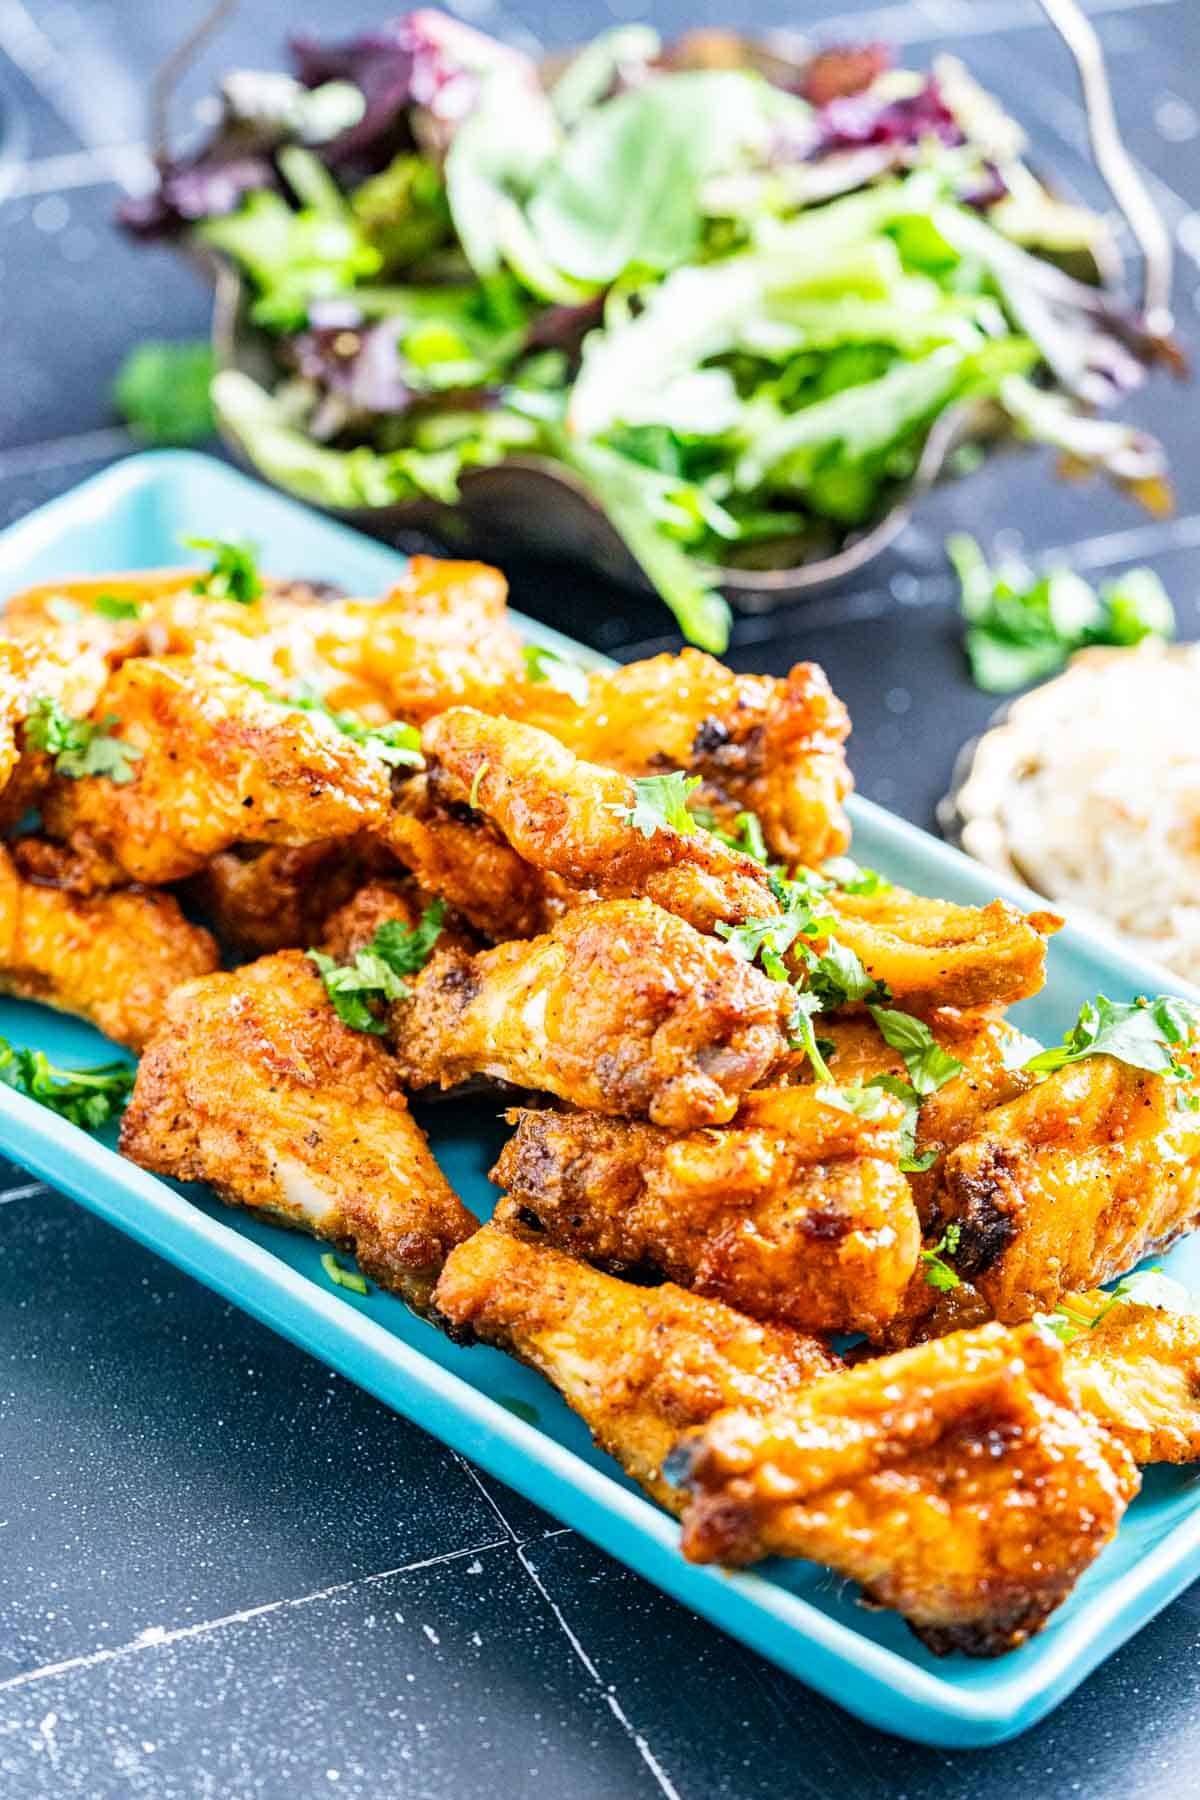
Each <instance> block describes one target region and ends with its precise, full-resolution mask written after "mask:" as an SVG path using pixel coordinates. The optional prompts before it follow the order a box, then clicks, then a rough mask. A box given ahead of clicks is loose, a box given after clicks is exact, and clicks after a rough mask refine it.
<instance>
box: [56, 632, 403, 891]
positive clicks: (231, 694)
mask: <svg viewBox="0 0 1200 1800" xmlns="http://www.w3.org/2000/svg"><path fill="white" fill-rule="evenodd" d="M107 715H113V716H115V718H116V720H117V724H116V725H115V726H114V727H113V729H114V731H115V732H116V733H117V734H118V735H119V736H120V737H121V738H123V739H124V740H125V741H126V742H127V743H129V744H132V745H133V746H135V747H136V748H137V749H138V750H139V751H140V752H141V755H140V757H139V759H138V761H137V762H136V764H135V765H134V775H133V779H132V780H130V781H128V782H125V783H118V782H115V781H111V780H109V779H108V778H107V777H105V776H89V777H85V778H84V779H82V780H69V779H67V778H65V777H62V776H58V777H56V778H55V779H54V781H53V782H52V784H51V786H50V788H49V789H48V790H47V793H46V796H45V800H44V804H43V809H42V811H43V819H44V823H45V828H46V831H47V834H48V835H49V836H50V837H52V838H55V839H58V840H59V841H60V842H62V843H64V844H65V845H66V846H67V848H68V850H69V851H70V852H71V854H72V856H73V857H74V858H76V859H77V860H78V861H79V862H80V863H81V864H82V865H83V867H84V868H85V869H87V870H90V872H91V878H92V879H93V880H94V881H95V882H96V883H97V884H98V885H99V884H103V883H105V882H107V883H109V884H110V885H117V884H120V883H122V882H125V881H144V882H147V883H151V884H155V885H157V884H159V883H162V882H167V881H177V880H181V879H182V878H184V877H185V876H188V875H194V874H196V873H197V871H198V870H200V869H201V868H203V866H204V864H205V863H206V862H207V860H208V859H209V858H210V857H212V856H214V855H216V854H218V853H219V852H220V851H223V850H227V849H230V848H231V847H232V846H233V845H234V844H236V843H243V842H257V843H271V844H284V845H289V846H293V847H295V846H299V845H304V844H312V843H318V842H324V841H325V840H327V839H329V838H336V837H348V836H351V835H353V834H354V833H355V832H357V831H360V830H369V829H372V828H374V829H376V830H383V829H384V828H385V827H386V824H387V820H388V817H389V814H390V807H391V785H390V780H389V771H388V770H387V768H386V767H385V766H384V764H383V763H382V762H380V761H379V760H378V759H377V758H376V757H374V756H373V755H372V754H371V753H370V751H369V750H367V749H365V748H364V747H363V746H362V745H360V744H358V743H356V742H355V741H354V740H352V739H351V738H348V737H345V736H344V735H343V734H342V733H340V732H339V731H338V730H337V729H336V727H333V726H331V725H329V724H328V722H327V721H324V720H323V719H321V718H320V717H319V716H318V715H316V714H313V713H309V712H297V711H292V710H290V709H288V708H286V707H282V706H277V705H274V704H273V703H272V702H271V701H270V700H269V699H267V698H266V697H265V696H264V695H263V694H261V693H259V692H258V691H257V690H256V689H254V688H253V687H251V686H248V685H247V684H246V683H245V682H243V681H240V680H238V679H237V678H236V677H234V676H230V675H226V674H224V673H222V672H221V671H220V670H217V669H213V668H210V667H207V666H206V665H204V664H203V663H198V662H196V661H194V660H191V659H188V658H180V659H177V660H173V659H164V660H161V661H159V660H155V659H153V658H139V659H135V660H133V661H130V662H127V663H124V664H123V665H122V667H121V668H120V669H118V670H117V672H116V674H115V675H113V677H112V679H111V680H110V681H109V683H108V685H107V686H106V688H105V689H104V692H103V694H102V695H101V697H100V700H99V702H98V705H97V708H96V716H97V717H102V716H107Z"/></svg>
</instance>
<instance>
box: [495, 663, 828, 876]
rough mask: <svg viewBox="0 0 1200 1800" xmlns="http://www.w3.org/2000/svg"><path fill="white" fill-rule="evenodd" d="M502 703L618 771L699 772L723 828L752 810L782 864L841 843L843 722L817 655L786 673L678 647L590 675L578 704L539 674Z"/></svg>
mask: <svg viewBox="0 0 1200 1800" xmlns="http://www.w3.org/2000/svg"><path fill="white" fill-rule="evenodd" d="M502 710H504V711H505V712H507V713H509V714H510V715H511V716H512V717H514V718H520V719H524V720H525V721H526V722H527V723H528V724H531V725H539V726H540V727H541V728H542V729H543V730H544V731H549V732H551V733H552V734H553V735H554V736H555V737H556V738H558V739H559V740H560V741H561V742H562V743H564V744H566V745H567V747H568V748H569V749H570V750H573V751H574V753H575V755H576V756H580V757H584V758H586V759H587V761H589V762H592V763H602V764H603V765H604V766H605V767H606V768H610V769H618V770H620V771H621V773H622V774H625V775H655V774H660V773H662V772H663V771H664V770H669V769H683V770H686V772H687V773H688V774H689V775H698V776H699V777H700V779H701V784H702V785H701V787H700V789H699V791H698V793H697V796H696V798H697V802H698V803H699V804H700V805H702V806H706V807H708V808H710V809H711V810H712V811H713V812H715V813H716V814H717V817H718V819H719V820H720V822H721V823H722V824H724V825H727V826H729V827H732V826H733V823H734V820H735V818H736V816H737V814H738V813H739V812H741V811H748V812H753V813H757V815H758V817H759V820H760V821H761V824H762V827H763V833H764V836H765V838H766V841H767V845H768V847H769V849H770V850H771V853H772V855H774V856H776V857H778V858H779V859H780V861H781V862H784V863H786V864H787V865H789V866H791V865H793V864H795V863H808V864H818V863H821V862H823V861H824V860H825V858H826V857H829V856H838V855H840V854H841V852H842V851H843V850H844V849H845V848H846V845H847V844H848V843H849V841H850V830H849V826H848V824H847V821H846V816H845V813H844V812H843V810H842V802H843V800H844V799H845V798H846V795H847V794H848V793H849V791H850V787H851V780H850V774H849V771H848V769H847V768H846V757H845V751H844V748H843V745H844V743H845V740H846V737H847V735H848V733H849V730H850V721H849V719H848V717H847V715H846V709H845V707H844V706H843V705H842V703H841V701H840V700H838V699H837V697H836V696H835V695H834V694H833V692H832V691H831V689H830V687H829V683H828V681H827V680H826V679H825V675H824V673H823V671H822V670H821V669H819V668H818V667H817V666H816V664H815V663H797V664H796V666H795V668H794V669H793V670H792V671H791V673H790V674H789V675H788V676H787V677H786V678H785V679H780V678H779V677H777V676H773V675H739V674H735V673H734V671H733V670H732V669H727V668H726V667H725V665H724V664H723V663H719V662H717V660H716V658H715V657H712V656H706V655H705V654H704V652H703V651H702V650H691V649H687V650H683V651H682V652H681V653H680V654H679V655H678V656H669V655H665V656H655V657H650V658H649V659H647V660H646V661H644V662H635V663H628V664H627V665H626V666H625V667H624V668H620V669H613V670H611V671H605V672H603V673H597V674H594V675H592V676H591V677H590V678H589V681H588V694H587V699H586V701H585V702H584V704H583V705H578V704H577V703H576V702H575V701H574V700H573V699H572V698H571V697H570V695H568V694H563V693H560V692H559V691H558V690H556V689H555V688H553V687H551V686H548V685H546V684H544V683H543V684H541V685H533V684H527V685H525V686H524V687H522V688H520V689H517V690H515V691H514V692H513V694H512V695H511V696H510V697H509V698H508V699H506V700H505V702H504V704H503V708H502Z"/></svg>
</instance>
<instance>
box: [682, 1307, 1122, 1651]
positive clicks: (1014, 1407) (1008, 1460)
mask: <svg viewBox="0 0 1200 1800" xmlns="http://www.w3.org/2000/svg"><path fill="white" fill-rule="evenodd" d="M668 1470H669V1472H670V1473H671V1474H673V1475H676V1476H678V1477H679V1478H680V1479H682V1480H683V1482H684V1483H685V1484H686V1486H687V1488H688V1489H689V1491H690V1493H691V1496H692V1498H691V1502H690V1504H689V1506H688V1508H687V1511H686V1513H685V1515H684V1531H683V1550H684V1554H685V1555H686V1556H688V1557H690V1558H691V1559H692V1560H693V1561H695V1562H723V1563H732V1564H741V1563H750V1562H756V1561H758V1560H759V1559H760V1558H762V1557H765V1556H772V1555H779V1556H801V1557H809V1558H812V1560H813V1561H815V1562H821V1563H826V1564H828V1566H829V1567H830V1568H832V1569H834V1570H835V1571H836V1572H837V1573H838V1574H839V1575H845V1576H849V1577H850V1578H851V1579H852V1580H854V1581H857V1582H858V1583H859V1584H860V1585H861V1586H862V1588H863V1591H864V1594H865V1595H866V1597H867V1598H868V1599H869V1600H870V1601H872V1602H874V1603H875V1604H877V1605H880V1606H887V1607H892V1608H894V1609H895V1610H896V1611H897V1612H899V1613H902V1614H903V1616H904V1617H905V1618H906V1619H907V1620H908V1622H909V1624H910V1625H911V1626H912V1628H913V1630H914V1631H915V1632H916V1633H917V1635H918V1637H920V1638H921V1639H923V1641H924V1642H925V1643H926V1644H928V1645H929V1647H930V1648H931V1649H932V1650H934V1651H936V1652H938V1653H944V1652H946V1651H949V1650H963V1651H966V1652H967V1654H968V1655H971V1656H996V1655H999V1654H1000V1653H1001V1652H1003V1651H1005V1650H1011V1649H1013V1648H1014V1647H1015V1646H1016V1645H1018V1644H1021V1643H1024V1642H1025V1640H1026V1639H1027V1638H1028V1637H1030V1636H1032V1635H1033V1633H1034V1632H1036V1631H1038V1630H1040V1629H1041V1627H1042V1625H1044V1623H1045V1621H1046V1619H1047V1618H1048V1616H1049V1615H1050V1613H1051V1612H1053V1610H1054V1608H1055V1607H1056V1606H1058V1605H1060V1604H1061V1603H1062V1601H1063V1600H1064V1599H1065V1598H1066V1596H1067V1595H1068V1594H1069V1593H1070V1591H1071V1589H1072V1587H1073V1586H1074V1585H1075V1582H1076V1581H1077V1580H1078V1578H1079V1576H1080V1575H1081V1574H1082V1573H1083V1571H1084V1570H1085V1569H1086V1568H1087V1567H1088V1565H1089V1564H1090V1563H1091V1562H1092V1561H1093V1560H1094V1558H1095V1557H1096V1556H1097V1555H1098V1554H1099V1552H1100V1551H1101V1550H1102V1549H1103V1547H1104V1545H1105V1544H1106V1543H1107V1542H1108V1541H1109V1539H1110V1538H1111V1537H1112V1536H1113V1534H1114V1532H1115V1531H1116V1529H1117V1525H1118V1524H1119V1522H1120V1519H1121V1516H1122V1514H1123V1513H1124V1511H1125V1507H1126V1505H1127V1504H1128V1502H1129V1500H1130V1499H1131V1498H1132V1496H1133V1495H1134V1493H1135V1492H1136V1491H1137V1487H1138V1476H1137V1471H1136V1469H1135V1467H1134V1465H1133V1462H1132V1460H1131V1459H1130V1457H1129V1455H1128V1453H1127V1452H1126V1451H1125V1450H1124V1449H1123V1447H1122V1446H1121V1445H1120V1444H1118V1443H1117V1442H1115V1440H1113V1439H1112V1438H1109V1437H1108V1436H1107V1435H1106V1434H1105V1433H1104V1432H1103V1431H1102V1430H1101V1429H1100V1428H1099V1426H1097V1425H1096V1424H1095V1423H1094V1421H1092V1420H1091V1419H1089V1418H1087V1417H1086V1416H1083V1415H1080V1414H1078V1413H1077V1412H1076V1411H1075V1410H1074V1407H1073V1404H1072V1401H1071V1397H1070V1393H1069V1391H1068V1388H1067V1386H1066V1385H1065V1383H1064V1380H1063V1371H1062V1356H1061V1352H1060V1350H1059V1347H1058V1346H1057V1345H1055V1344H1051V1343H1047V1342H1046V1341H1045V1340H1044V1339H1043V1338H1042V1337H1041V1335H1040V1334H1039V1332H1038V1331H1037V1330H1036V1329H1034V1328H1033V1327H1031V1326H1030V1327H1026V1328H1024V1329H1023V1330H1020V1331H1014V1332H1010V1331H1007V1330H1005V1329H1004V1327H1003V1326H999V1325H984V1326H981V1327H980V1328H979V1329H978V1330H976V1331H965V1332H959V1333H956V1335H955V1336H953V1337H949V1338H942V1339H940V1340H939V1341H938V1342H936V1343H932V1344H923V1345H921V1346H920V1347H919V1348H918V1349H915V1350H904V1351H901V1352H899V1353H898V1354H897V1355H894V1356H886V1357H881V1358H880V1359H879V1360H878V1361H876V1362H870V1363H865V1364H862V1365H861V1366H859V1367H857V1368H854V1369H851V1370H848V1371H846V1372H845V1373H843V1374H838V1375H834V1376H831V1377H829V1379H828V1380H827V1381H821V1382H817V1383H814V1385H813V1386H812V1387H811V1388H810V1389H808V1391H807V1392H805V1393H802V1394H800V1395H798V1396H797V1397H796V1398H794V1399H791V1400H788V1401H785V1402H784V1404H783V1405H782V1406H780V1407H779V1408H777V1409H776V1410H775V1411H773V1412H769V1413H763V1412H762V1411H761V1409H758V1408H755V1409H747V1408H743V1409H740V1410H737V1411H730V1412H725V1413H722V1414H720V1415H718V1416H717V1417H716V1418H715V1419H713V1420H712V1422H711V1423H710V1424H709V1425H708V1426H706V1427H704V1428H702V1429H701V1430H700V1431H698V1432H695V1433H692V1434H690V1435H689V1436H688V1437H686V1438H685V1439H684V1440H683V1441H682V1442H681V1444H680V1445H679V1447H678V1450H677V1452H676V1453H675V1455H674V1456H673V1457H672V1458H671V1460H670V1462H669V1464H668Z"/></svg>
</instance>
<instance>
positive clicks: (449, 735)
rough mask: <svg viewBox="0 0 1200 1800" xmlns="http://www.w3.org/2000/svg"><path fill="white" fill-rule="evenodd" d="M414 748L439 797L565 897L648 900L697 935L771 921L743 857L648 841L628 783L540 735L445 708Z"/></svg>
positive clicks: (767, 899)
mask: <svg viewBox="0 0 1200 1800" xmlns="http://www.w3.org/2000/svg"><path fill="white" fill-rule="evenodd" d="M421 742H422V748H423V750H424V752H425V755H426V757H427V758H428V759H429V761H430V762H431V763H432V765H433V767H432V771H431V787H432V788H433V791H434V792H435V793H436V794H437V795H439V796H440V797H441V798H443V799H444V800H447V801H449V802H451V803H456V804H458V805H462V804H463V803H469V804H470V805H471V806H473V807H475V808H477V809H478V810H479V811H480V812H482V813H483V814H484V815H485V816H486V817H487V818H488V819H490V820H491V821H492V822H493V824H494V825H495V826H496V827H497V829H498V830H499V831H500V833H501V834H502V836H503V837H504V839H505V840H506V842H507V843H509V844H511V846H512V848H513V849H514V850H515V851H516V852H517V853H518V855H519V856H521V857H523V858H524V860H525V861H526V862H527V863H530V864H532V865H533V867H534V868H535V869H543V870H546V871H547V872H548V873H550V874H552V875H556V876H559V877H560V878H561V879H562V880H563V881H565V882H567V883H569V884H570V885H571V886H572V887H574V888H578V889H580V890H582V891H584V892H590V893H596V894H601V895H603V896H604V897H605V898H606V899H617V898H623V897H625V896H628V895H639V896H644V897H646V898H648V899H651V900H656V901H657V902H658V903H659V904H660V905H662V906H664V907H666V908H667V910H668V911H671V912H674V913H677V914H678V915H679V916H680V917H681V918H686V919H687V921H688V923H689V924H691V925H694V926H695V927H696V929H697V930H698V931H711V930H713V928H714V926H715V925H716V923H717V921H718V920H732V921H735V922H736V921H738V920H741V919H746V918H752V917H755V916H758V915H763V914H771V913H775V912H777V911H778V910H779V908H778V905H777V903H776V902H775V900H774V899H773V898H772V896H771V893H770V890H769V889H768V887H767V885H766V875H765V872H764V870H763V869H762V868H761V867H760V866H759V865H758V864H757V863H755V862H754V861H753V860H752V859H751V858H750V857H748V856H741V855H738V854H737V853H736V852H731V851H728V850H726V849H725V848H724V846H723V845H721V844H720V843H718V842H717V841H716V840H715V839H714V838H713V837H712V836H710V834H709V833H708V832H705V831H695V832H692V833H690V834H688V835H684V834H682V833H680V832H677V831H672V830H670V829H668V828H665V827H664V828H662V829H659V830H657V831H654V832H653V833H652V834H651V836H649V837H647V836H646V835H645V834H644V833H643V832H642V831H640V830H639V829H638V828H637V827H636V826H635V825H633V824H632V823H631V822H630V814H631V811H632V809H633V806H634V793H633V786H632V783H631V782H630V781H629V779H628V777H626V776H624V775H620V774H617V773H616V772H615V771H613V770H611V769H603V768H601V767H600V766H599V765H598V764H596V763H588V762H583V761H582V760H581V759H580V758H579V757H577V756H575V755H574V754H573V752H572V751H570V750H568V749H567V748H566V747H565V746H564V745H562V744H560V743H559V742H558V740H557V739H556V738H553V737H551V736H550V735H549V733H547V732H544V731H539V730H537V729H536V727H534V726H532V725H523V724H519V723H516V722H514V721H513V720H512V719H506V718H499V717H495V716H490V715H488V714H486V713H481V712H477V711H474V710H473V709H471V708H468V707H454V708H452V709H451V710H450V711H449V712H445V713H442V714H440V715H439V716H438V717H437V718H436V719H433V720H431V721H430V723H429V724H428V725H427V726H426V727H425V730H424V732H423V733H422V738H421Z"/></svg>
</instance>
